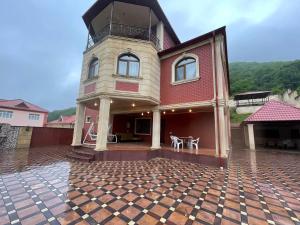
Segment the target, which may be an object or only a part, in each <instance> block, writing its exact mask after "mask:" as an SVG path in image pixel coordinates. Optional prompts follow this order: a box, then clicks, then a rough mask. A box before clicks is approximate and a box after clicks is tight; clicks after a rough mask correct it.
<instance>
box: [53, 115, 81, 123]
mask: <svg viewBox="0 0 300 225" xmlns="http://www.w3.org/2000/svg"><path fill="white" fill-rule="evenodd" d="M75 120H76V116H75V115H71V116H60V118H59V119H57V120H53V121H51V122H49V123H52V124H54V123H55V124H73V123H75Z"/></svg>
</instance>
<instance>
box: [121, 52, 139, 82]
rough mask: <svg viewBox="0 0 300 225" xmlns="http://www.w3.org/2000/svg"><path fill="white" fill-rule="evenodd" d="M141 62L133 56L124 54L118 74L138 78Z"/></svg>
mask: <svg viewBox="0 0 300 225" xmlns="http://www.w3.org/2000/svg"><path fill="white" fill-rule="evenodd" d="M139 71H140V60H139V59H138V57H136V56H135V55H133V54H123V55H121V56H120V57H119V60H118V74H119V75H121V76H126V77H138V76H139Z"/></svg>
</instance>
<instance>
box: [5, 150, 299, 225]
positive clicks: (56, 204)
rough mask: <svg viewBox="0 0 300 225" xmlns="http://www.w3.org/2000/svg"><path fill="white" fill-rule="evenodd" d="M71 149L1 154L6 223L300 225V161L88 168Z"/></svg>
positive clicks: (268, 158)
mask: <svg viewBox="0 0 300 225" xmlns="http://www.w3.org/2000/svg"><path fill="white" fill-rule="evenodd" d="M68 149H69V147H49V148H38V149H30V150H22V151H17V152H8V151H5V152H3V151H2V152H1V150H0V224H28V225H33V224H113V225H116V224H259V225H261V224H262V225H263V224H284V225H286V224H300V222H299V220H300V163H299V162H300V155H297V154H288V153H283V154H282V153H272V152H257V153H255V152H249V151H233V153H232V155H231V159H230V164H229V168H228V169H227V170H221V169H220V168H217V167H207V166H203V165H200V164H193V163H187V162H181V161H175V160H168V159H158V158H157V159H152V160H150V161H148V162H145V161H135V162H92V163H83V162H77V161H72V160H69V159H67V158H65V154H66V151H67V150H68Z"/></svg>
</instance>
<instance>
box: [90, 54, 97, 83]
mask: <svg viewBox="0 0 300 225" xmlns="http://www.w3.org/2000/svg"><path fill="white" fill-rule="evenodd" d="M98 72H99V60H98V59H97V58H95V59H93V60H92V61H91V63H90V67H89V74H88V79H91V78H93V77H96V76H98Z"/></svg>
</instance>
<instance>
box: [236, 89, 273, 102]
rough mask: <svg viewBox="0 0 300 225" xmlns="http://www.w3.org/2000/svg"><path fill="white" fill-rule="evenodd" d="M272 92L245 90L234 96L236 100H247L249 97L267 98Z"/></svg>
mask: <svg viewBox="0 0 300 225" xmlns="http://www.w3.org/2000/svg"><path fill="white" fill-rule="evenodd" d="M271 93H272V92H271V91H251V92H244V93H240V94H237V95H235V96H234V100H247V99H258V98H266V97H268V96H269V95H270V94H271Z"/></svg>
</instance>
